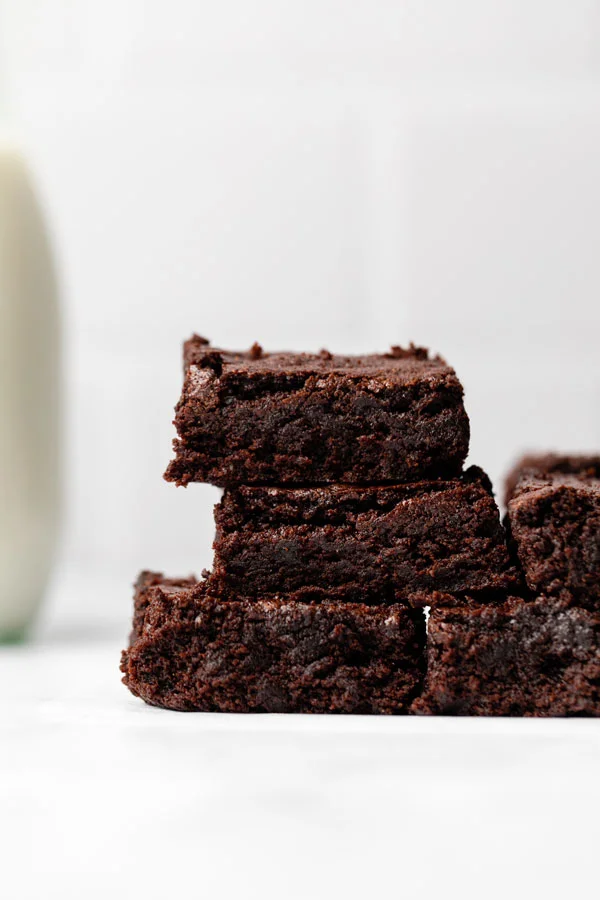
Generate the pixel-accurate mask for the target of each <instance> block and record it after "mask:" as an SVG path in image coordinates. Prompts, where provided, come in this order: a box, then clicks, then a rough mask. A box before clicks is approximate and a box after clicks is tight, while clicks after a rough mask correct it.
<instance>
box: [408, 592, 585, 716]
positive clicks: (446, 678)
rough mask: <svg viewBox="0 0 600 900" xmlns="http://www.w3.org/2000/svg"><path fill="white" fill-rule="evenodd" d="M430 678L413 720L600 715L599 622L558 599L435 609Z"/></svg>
mask: <svg viewBox="0 0 600 900" xmlns="http://www.w3.org/2000/svg"><path fill="white" fill-rule="evenodd" d="M427 641H428V650H427V657H428V663H427V675H426V679H425V685H424V689H423V693H422V695H421V697H419V698H417V699H416V700H415V701H414V703H413V705H412V708H411V712H412V713H413V714H417V715H457V716H465V715H467V716H541V717H546V716H598V715H600V617H599V616H598V615H597V614H595V613H592V612H589V611H588V610H584V609H578V608H575V607H572V606H568V605H567V604H565V603H562V602H560V601H558V600H556V599H553V598H548V597H539V598H536V599H535V600H533V601H531V602H528V601H525V600H522V599H520V598H515V597H511V598H509V599H508V600H506V602H505V603H503V604H499V605H497V606H485V607H478V608H477V607H475V608H473V607H469V608H466V607H461V606H457V607H454V608H441V607H440V608H436V609H433V610H432V611H431V613H430V616H429V621H428V636H427Z"/></svg>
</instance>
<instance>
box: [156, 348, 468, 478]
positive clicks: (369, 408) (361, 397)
mask: <svg viewBox="0 0 600 900" xmlns="http://www.w3.org/2000/svg"><path fill="white" fill-rule="evenodd" d="M186 354H187V355H188V357H189V360H188V363H187V369H186V374H185V379H184V386H183V391H182V395H181V399H180V401H179V403H178V404H177V407H176V416H175V425H176V427H177V431H178V435H179V437H178V439H176V441H175V442H174V448H175V453H176V456H175V459H174V460H172V461H171V463H170V464H169V466H168V469H167V472H166V474H165V477H166V479H167V480H169V481H174V482H176V483H177V484H182V485H185V484H188V483H189V482H191V481H208V482H210V483H213V484H216V485H218V486H222V487H223V486H227V485H233V484H319V483H323V484H326V483H327V484H328V483H343V482H348V483H352V484H365V483H390V482H398V481H415V480H419V479H420V478H422V477H431V478H435V477H438V476H441V475H447V476H452V475H456V474H458V473H459V472H460V469H461V467H462V464H463V461H464V459H465V457H466V454H467V452H468V444H469V420H468V417H467V415H466V412H465V409H464V403H463V390H462V386H461V384H460V382H459V381H458V379H457V377H456V375H455V373H454V371H453V370H452V369H451V368H450V367H448V366H447V365H446V364H445V363H443V362H442V361H441V360H439V359H433V360H431V359H428V358H426V357H424V356H423V354H422V352H421V351H419V352H414V353H411V352H408V351H399V352H398V353H397V354H394V353H392V354H387V355H379V356H363V357H337V356H333V355H332V354H327V355H318V356H311V355H308V354H266V355H263V356H260V357H257V355H256V353H254V354H232V353H228V352H226V351H222V350H215V349H213V348H210V347H209V346H207V345H206V344H197V345H194V350H193V352H192V353H191V356H190V353H189V351H188V350H187V349H186ZM192 360H193V361H192Z"/></svg>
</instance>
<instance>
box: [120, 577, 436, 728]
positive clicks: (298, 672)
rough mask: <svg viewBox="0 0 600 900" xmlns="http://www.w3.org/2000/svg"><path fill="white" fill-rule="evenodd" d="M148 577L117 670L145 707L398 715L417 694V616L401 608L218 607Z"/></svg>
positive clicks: (193, 591) (420, 663)
mask: <svg viewBox="0 0 600 900" xmlns="http://www.w3.org/2000/svg"><path fill="white" fill-rule="evenodd" d="M148 575H149V573H146V576H145V578H146V583H147V580H148ZM153 577H154V583H153V584H152V586H149V585H148V584H147V586H146V588H145V591H146V597H145V601H144V607H145V614H144V618H143V623H142V625H141V631H140V632H139V633H138V634H137V635H136V636H134V639H133V641H132V643H131V644H130V646H129V648H128V649H127V650H126V651H124V653H123V656H122V662H121V670H122V671H123V673H124V678H123V682H124V683H125V684H126V686H127V687H128V688H129V690H130V691H131V692H132V693H133V694H134V695H135V696H137V697H141V698H142V699H143V700H145V701H146V702H147V703H149V704H151V705H155V706H161V707H164V708H167V709H174V710H199V711H207V712H305V713H374V714H406V712H407V710H408V707H409V705H410V703H411V702H412V700H413V699H414V697H415V696H416V695H417V694H418V692H419V690H420V687H421V684H422V679H423V672H424V644H425V625H424V619H423V617H422V614H417V613H415V612H414V611H410V610H407V609H406V608H404V607H402V606H399V605H398V606H389V607H370V606H364V605H361V604H350V603H343V604H338V603H334V602H332V603H321V604H302V603H290V602H285V601H281V600H260V601H255V602H247V601H243V600H239V601H233V600H232V601H229V602H223V601H221V600H219V599H217V598H216V597H214V596H212V595H211V594H210V592H209V589H208V586H207V583H206V582H203V583H198V584H196V585H194V586H185V587H181V588H179V589H174V588H173V585H174V583H175V582H169V583H166V584H165V586H163V583H164V582H163V581H162V576H160V575H155V576H153ZM165 588H166V589H165ZM138 594H139V589H138V590H137V591H136V604H137V603H138V599H137V597H138Z"/></svg>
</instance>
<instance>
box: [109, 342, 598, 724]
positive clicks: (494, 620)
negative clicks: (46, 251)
mask: <svg viewBox="0 0 600 900" xmlns="http://www.w3.org/2000/svg"><path fill="white" fill-rule="evenodd" d="M184 365H185V380H184V387H183V394H182V397H181V400H180V402H179V404H178V406H177V411H176V419H175V424H176V426H177V430H178V434H179V438H178V440H177V441H176V442H175V449H176V457H175V459H174V460H173V461H172V463H171V464H170V466H169V468H168V470H167V475H166V477H167V479H168V480H170V481H174V482H176V483H178V484H183V485H185V484H188V483H189V482H193V481H200V482H209V483H211V484H215V485H218V486H220V487H223V488H224V489H225V490H224V493H223V497H222V500H221V502H220V503H219V504H218V505H217V507H216V510H215V518H216V525H217V533H216V539H215V544H214V549H215V559H214V566H213V571H212V573H205V577H204V578H203V580H202V581H200V582H197V581H195V580H194V579H181V580H174V579H166V578H164V577H163V576H161V575H158V574H155V573H150V572H144V573H142V575H141V576H140V578H139V580H138V583H137V585H136V593H135V605H134V623H133V632H132V635H131V641H130V646H129V648H128V650H127V651H125V653H124V654H123V660H122V670H123V672H124V675H125V677H124V681H125V683H126V684H127V686H128V687H129V689H130V690H131V691H132V692H133V693H134V694H135V695H137V696H139V697H142V698H143V699H144V700H146V701H147V702H149V703H152V704H155V705H158V706H164V707H167V708H171V709H181V710H208V711H223V712H225V711H227V712H247V711H250V712H316V713H326V712H336V713H396V714H403V713H407V712H414V713H418V714H449V713H450V714H451V713H456V714H471V715H529V714H531V715H561V714H598V713H600V651H599V646H600V640H599V639H600V619H599V618H598V615H597V613H595V612H594V608H595V609H596V610H597V609H598V607H599V606H600V598H599V594H600V589H599V586H598V569H599V553H600V549H599V543H600V541H599V535H600V515H599V506H600V481H599V480H598V476H599V471H598V460H597V459H596V460H594V459H592V460H590V459H587V460H583V461H582V462H581V464H580V463H579V461H578V460H575V459H571V460H562V461H561V460H560V459H554V460H548V459H546V460H542V461H540V460H531V459H530V460H526V461H524V464H523V472H522V473H521V472H515V473H514V475H513V477H512V479H511V482H510V494H509V523H510V531H511V543H510V546H511V548H514V552H513V554H512V559H511V554H510V553H509V548H508V546H507V541H506V534H505V531H504V528H503V526H502V524H501V522H500V517H499V512H498V508H497V506H496V503H495V501H494V498H493V494H492V490H491V485H490V482H489V479H488V478H487V476H486V475H485V473H484V472H482V471H481V470H480V469H478V468H476V467H471V468H469V469H467V470H466V471H463V464H464V460H465V458H466V456H467V452H468V444H469V421H468V418H467V415H466V412H465V409H464V404H463V390H462V387H461V385H460V382H459V381H458V379H457V377H456V374H455V373H454V371H453V370H452V369H451V368H450V367H449V366H448V365H447V364H446V363H445V362H444V361H443V360H442V359H440V358H439V357H436V358H430V356H429V354H428V353H427V351H426V350H423V349H421V348H416V347H413V346H411V347H410V348H408V349H406V350H404V349H401V348H399V347H393V348H392V350H391V351H390V353H388V354H384V355H378V356H375V355H373V356H362V357H341V356H333V355H332V354H330V353H328V352H327V351H322V352H321V353H320V354H317V355H309V354H290V353H264V352H263V351H262V349H261V348H260V347H259V346H258V345H257V344H255V345H254V346H253V347H252V348H251V349H250V350H249V351H248V352H247V353H232V352H226V351H222V350H217V349H214V348H212V347H211V346H210V345H209V343H208V342H207V341H206V340H204V339H203V338H199V337H193V338H192V339H191V340H189V341H188V342H187V343H186V344H185V348H184ZM549 506H551V507H552V509H553V510H554V512H553V514H552V515H551V516H550V526H549V529H550V530H549V531H548V529H547V528H546V530H544V529H545V525H542V526H541V527H540V525H539V523H540V522H543V523H546V521H547V520H546V517H545V510H547V509H548V507H549ZM586 517H587V518H586ZM565 520H568V521H569V523H570V524H569V525H568V526H565V525H564V521H565ZM561 540H562V541H563V544H562V545H561V543H560V541H561ZM561 547H562V549H561ZM513 560H514V562H513ZM522 571H523V572H524V573H525V577H526V581H527V585H526V586H525V584H524V583H523V580H522V574H521V572H522ZM542 594H543V595H544V596H540V597H539V598H538V595H542ZM584 607H587V608H584ZM425 608H429V609H430V618H429V625H428V627H427V628H426V621H425V620H426V616H425V612H424V609H425Z"/></svg>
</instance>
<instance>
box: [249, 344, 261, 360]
mask: <svg viewBox="0 0 600 900" xmlns="http://www.w3.org/2000/svg"><path fill="white" fill-rule="evenodd" d="M248 355H249V357H250V359H262V356H263V348H262V347H261V346H260V344H259V343H258V342H257V341H254V343H253V344H252V346H251V347H250V350H249V351H248Z"/></svg>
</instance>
